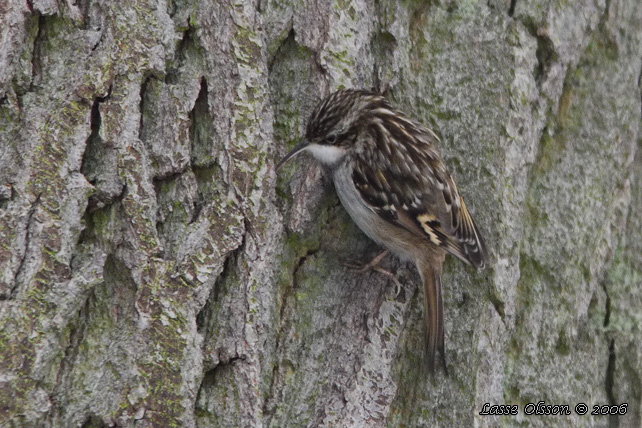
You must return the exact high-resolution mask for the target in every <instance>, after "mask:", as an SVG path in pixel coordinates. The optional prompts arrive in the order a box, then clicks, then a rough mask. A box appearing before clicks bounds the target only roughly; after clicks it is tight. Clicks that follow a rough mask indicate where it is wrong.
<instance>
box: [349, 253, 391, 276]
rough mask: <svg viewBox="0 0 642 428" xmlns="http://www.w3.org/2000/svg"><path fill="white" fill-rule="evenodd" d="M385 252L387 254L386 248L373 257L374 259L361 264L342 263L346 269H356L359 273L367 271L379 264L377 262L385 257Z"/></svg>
mask: <svg viewBox="0 0 642 428" xmlns="http://www.w3.org/2000/svg"><path fill="white" fill-rule="evenodd" d="M386 254H388V250H385V251H383V252H382V253H381V254H379V255H378V256H377V257H375V258H374V259H372V260H370V261H369V262H368V263H366V264H363V265H360V264H357V263H344V265H345V267H347V268H348V269H350V270H354V271H357V272H359V273H363V272H367V271H369V270H370V269H372V270H376V269H375V268H376V267H378V266H379V263H380V262H381V260H382V259H383V258H384V257H386Z"/></svg>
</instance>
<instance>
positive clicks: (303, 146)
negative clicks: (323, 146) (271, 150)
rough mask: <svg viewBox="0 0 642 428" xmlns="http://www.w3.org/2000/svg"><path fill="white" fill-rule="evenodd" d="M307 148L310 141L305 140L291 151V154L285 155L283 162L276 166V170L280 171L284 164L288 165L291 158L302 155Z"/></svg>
mask: <svg viewBox="0 0 642 428" xmlns="http://www.w3.org/2000/svg"><path fill="white" fill-rule="evenodd" d="M306 147H308V141H307V140H305V139H304V140H302V141H301V142H300V143H299V144H297V145H296V147H295V148H293V149H292V150H290V152H289V153H288V154H287V155H285V157H284V158H283V159H281V162H279V164H278V165H277V166H276V170H277V171H278V170H279V168H281V167H282V166H283V164H284V163H286V162H287V161H289V160H290V159H291V158H293V157H295V156H296V155H298V154H299V153H301V152H302V151H303V150H305V149H306Z"/></svg>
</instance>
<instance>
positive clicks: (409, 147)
mask: <svg viewBox="0 0 642 428" xmlns="http://www.w3.org/2000/svg"><path fill="white" fill-rule="evenodd" d="M438 142H439V138H438V137H437V135H436V134H435V133H434V132H433V131H432V130H430V129H429V128H427V127H426V126H424V125H422V124H421V123H419V122H417V121H415V120H412V119H410V118H408V117H407V116H406V115H405V114H404V113H402V112H401V111H399V110H397V109H395V108H394V107H392V106H391V105H390V104H389V103H388V102H387V101H386V99H385V98H384V97H383V96H382V95H380V94H377V93H374V92H370V91H365V90H340V91H337V92H334V93H332V94H330V95H329V96H327V97H326V98H325V99H323V100H322V101H321V102H320V103H319V104H318V105H317V106H316V107H315V109H314V110H313V112H312V114H311V116H310V119H309V120H308V124H307V129H306V134H305V138H304V139H303V140H302V141H301V142H300V143H299V144H298V145H297V146H296V147H294V149H292V151H290V152H289V153H288V154H287V155H286V156H285V157H284V158H283V159H282V160H281V162H280V163H279V164H278V165H277V170H278V169H279V168H280V167H281V166H282V165H283V164H284V163H285V162H287V161H288V160H289V159H291V158H292V157H294V156H295V155H297V154H298V153H302V152H304V151H307V152H309V153H311V154H312V156H313V157H314V158H315V159H316V160H317V161H319V162H321V163H322V164H323V165H325V166H326V167H328V168H329V169H330V171H331V172H332V178H333V181H334V186H335V188H336V191H337V194H338V195H339V199H340V200H341V203H342V204H343V206H344V208H345V209H346V211H348V213H349V214H350V217H351V218H352V220H353V221H354V222H355V223H356V224H357V226H359V228H360V229H361V230H362V231H363V232H364V233H365V234H366V235H368V236H369V237H370V238H371V239H373V240H374V241H375V242H377V243H379V244H380V245H382V246H383V247H384V248H386V249H388V250H391V251H392V252H393V253H395V254H396V255H397V256H398V257H400V258H401V259H404V260H409V261H411V262H413V263H414V264H415V266H416V267H417V270H418V271H419V275H420V276H421V280H422V282H423V285H424V320H425V327H426V338H425V339H426V357H427V363H428V368H429V370H430V372H431V373H434V369H435V358H436V354H437V351H439V354H440V355H441V362H442V365H443V368H444V370H445V371H446V357H445V352H444V351H445V350H444V310H443V300H442V290H441V270H442V264H443V262H444V258H445V256H446V253H450V254H453V255H454V256H456V257H458V258H459V259H461V260H463V261H464V262H465V263H467V264H469V265H472V266H474V267H476V268H478V269H482V268H483V267H484V265H485V263H486V259H487V251H486V246H485V244H484V240H483V239H482V237H481V234H480V233H479V229H478V228H477V226H476V225H475V222H474V221H473V218H472V217H471V215H470V213H469V212H468V209H467V208H466V204H465V203H464V199H463V198H462V197H461V195H460V194H459V191H458V190H457V186H456V185H455V181H454V180H453V178H452V177H451V176H450V174H449V173H448V171H447V169H446V167H445V166H444V163H443V162H442V160H441V157H440V155H439V152H438V149H437V144H438Z"/></svg>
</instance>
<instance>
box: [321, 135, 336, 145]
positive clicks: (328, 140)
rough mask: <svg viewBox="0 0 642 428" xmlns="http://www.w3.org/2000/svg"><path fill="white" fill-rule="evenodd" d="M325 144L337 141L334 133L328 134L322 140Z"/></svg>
mask: <svg viewBox="0 0 642 428" xmlns="http://www.w3.org/2000/svg"><path fill="white" fill-rule="evenodd" d="M323 142H324V143H325V144H334V143H336V142H337V136H336V134H330V135H328V136H327V137H325V140H324V141H323Z"/></svg>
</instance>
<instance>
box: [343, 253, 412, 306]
mask: <svg viewBox="0 0 642 428" xmlns="http://www.w3.org/2000/svg"><path fill="white" fill-rule="evenodd" d="M388 251H389V250H385V251H383V252H382V253H381V254H379V255H378V256H376V257H375V258H374V259H372V260H371V261H370V262H368V263H366V264H363V265H359V264H350V263H344V265H345V266H346V267H347V268H348V269H350V270H353V271H356V272H358V273H363V272H367V271H369V270H374V271H377V272H379V273H380V274H383V275H385V276H387V277H388V278H390V279H391V280H392V281H393V282H394V283H395V299H396V298H397V296H399V293H400V292H401V283H400V282H399V280H398V279H397V277H396V276H395V275H394V274H393V273H392V272H389V271H387V270H385V269H384V268H382V267H381V266H379V263H381V260H382V259H383V258H384V257H385V256H386V255H387V254H388Z"/></svg>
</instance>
